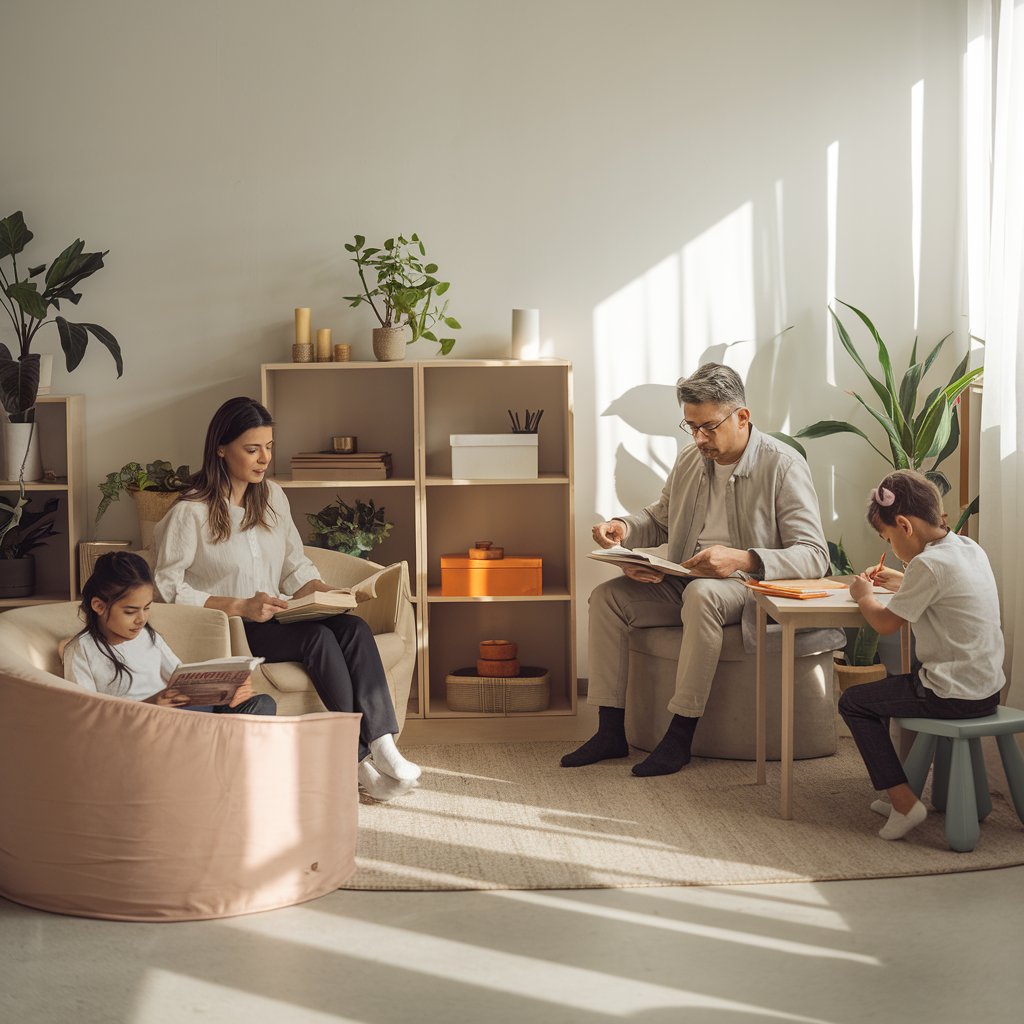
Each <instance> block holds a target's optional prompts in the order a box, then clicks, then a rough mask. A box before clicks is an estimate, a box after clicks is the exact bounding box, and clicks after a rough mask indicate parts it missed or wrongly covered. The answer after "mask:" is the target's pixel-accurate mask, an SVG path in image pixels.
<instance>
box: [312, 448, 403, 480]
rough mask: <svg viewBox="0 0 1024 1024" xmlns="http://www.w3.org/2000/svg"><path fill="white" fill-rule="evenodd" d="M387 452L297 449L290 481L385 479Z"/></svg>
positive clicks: (388, 464)
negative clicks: (299, 450)
mask: <svg viewBox="0 0 1024 1024" xmlns="http://www.w3.org/2000/svg"><path fill="white" fill-rule="evenodd" d="M390 476H391V452H359V453H354V452H335V451H327V452H298V453H297V454H295V455H293V456H292V479H293V480H387V479H388V477H390Z"/></svg>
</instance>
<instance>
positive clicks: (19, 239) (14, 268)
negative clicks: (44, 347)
mask: <svg viewBox="0 0 1024 1024" xmlns="http://www.w3.org/2000/svg"><path fill="white" fill-rule="evenodd" d="M32 237H33V236H32V232H31V231H29V229H28V228H27V227H26V225H25V218H24V216H23V215H22V212H21V211H20V210H19V211H17V212H16V213H12V214H10V216H7V217H4V218H3V220H0V303H2V304H3V307H4V311H5V312H6V313H7V316H8V317H9V318H10V321H11V325H12V327H13V328H14V335H15V338H16V339H17V346H16V347H17V355H15V354H14V353H12V351H11V349H10V348H8V347H7V345H5V344H3V343H0V402H2V403H3V407H4V409H5V410H6V411H7V415H8V416H10V418H11V422H13V423H32V422H34V419H35V405H36V397H37V395H38V392H39V355H38V353H35V352H32V350H31V349H32V341H33V340H34V338H35V336H36V334H37V333H38V332H39V329H40V328H41V327H44V326H45V325H46V324H49V323H55V324H56V325H57V333H58V334H59V335H60V344H61V348H62V349H63V350H64V358H65V362H66V366H67V369H68V372H69V373H70V372H71V371H72V370H74V369H75V367H77V366H78V364H79V363H80V362H81V361H82V358H83V357H84V356H85V350H86V347H87V345H88V342H89V335H92V336H93V337H94V338H95V339H96V340H97V341H98V342H99V343H100V344H101V345H103V346H104V347H105V348H106V349H107V350H108V351H109V352H110V354H111V355H112V356H113V357H114V363H115V364H116V366H117V375H118V377H120V376H121V374H122V372H123V371H124V365H123V363H122V361H121V348H120V346H119V345H118V343H117V339H116V338H115V337H114V336H113V334H111V333H110V331H108V330H107V329H106V328H105V327H101V326H100V325H99V324H92V323H72V322H71V321H70V320H67V319H66V318H65V317H63V316H54V317H53V318H52V320H51V319H50V313H51V310H56V311H60V308H61V306H60V304H61V303H62V302H69V303H71V305H73V306H77V305H78V302H79V300H80V299H81V298H82V296H81V293H80V292H78V291H77V288H78V286H79V285H80V284H81V282H82V281H84V280H85V279H86V278H87V277H90V276H92V275H93V274H95V273H96V271H97V270H99V269H100V268H101V267H102V266H103V257H104V256H106V255H107V253H106V252H86V251H85V242H83V241H82V239H80V238H79V239H76V240H75V241H74V242H72V243H71V245H69V246H68V247H67V248H66V249H65V250H64V251H63V252H62V253H61V254H60V255H59V256H58V257H57V258H56V259H55V260H53V262H52V263H50V264H49V265H47V264H45V263H39V264H36V265H26V267H25V269H24V270H21V269H19V266H18V257H19V256H20V255H21V254H22V253H23V252H24V250H25V246H26V245H28V243H29V242H31V241H32ZM108 251H109V250H108ZM8 260H10V264H9V265H8V263H7V261H8ZM27 262H28V261H26V263H27Z"/></svg>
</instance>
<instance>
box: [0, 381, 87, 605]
mask: <svg viewBox="0 0 1024 1024" xmlns="http://www.w3.org/2000/svg"><path fill="white" fill-rule="evenodd" d="M36 424H37V425H38V429H39V447H40V455H41V457H42V463H43V468H44V469H48V470H53V472H54V474H55V475H56V477H57V481H56V482H49V483H44V482H38V483H26V484H25V494H26V497H28V498H29V499H30V500H31V502H32V505H31V506H30V507H32V508H39V507H40V506H41V505H42V503H43V502H46V501H48V500H49V499H51V498H53V497H56V498H57V499H58V501H59V507H58V509H57V514H56V517H55V520H54V521H55V524H56V529H57V536H56V537H51V538H50V539H49V540H47V541H46V543H45V544H44V545H43V546H42V547H39V548H36V550H35V551H34V552H32V553H33V555H34V556H35V560H36V592H35V593H34V594H33V595H32V596H31V597H16V598H3V599H0V609H3V608H20V607H25V606H27V605H37V604H49V603H52V602H54V601H72V600H74V599H75V598H76V597H77V595H78V578H77V551H78V542H79V540H80V539H81V538H82V537H83V536H84V535H85V530H86V518H87V510H86V507H85V495H84V494H83V492H82V487H83V482H84V472H85V397H84V396H83V395H44V396H42V397H40V398H39V399H37V401H36ZM0 493H3V494H4V495H5V496H6V497H8V498H10V497H11V496H12V494H14V495H16V494H17V493H18V481H17V480H0Z"/></svg>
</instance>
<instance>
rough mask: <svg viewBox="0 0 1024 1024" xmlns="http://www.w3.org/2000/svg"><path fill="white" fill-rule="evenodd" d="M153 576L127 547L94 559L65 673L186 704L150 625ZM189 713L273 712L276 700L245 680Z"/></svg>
mask: <svg viewBox="0 0 1024 1024" xmlns="http://www.w3.org/2000/svg"><path fill="white" fill-rule="evenodd" d="M153 596H154V588H153V577H152V575H151V574H150V571H149V566H148V565H147V564H146V560H145V559H144V558H142V557H141V556H139V555H136V554H134V553H133V552H131V551H109V552H107V554H105V555H100V557H99V558H97V559H96V567H95V568H94V569H93V573H92V575H91V576H90V577H89V579H88V580H86V582H85V585H84V586H83V587H82V605H81V608H80V612H81V615H82V618H83V619H85V628H84V629H83V630H82V631H81V632H80V633H78V634H77V635H76V636H74V637H72V638H71V640H70V641H68V645H67V647H66V648H65V649H64V652H63V655H64V664H65V675H66V676H67V678H68V679H70V680H71V681H72V682H74V683H77V684H78V685H79V686H82V687H85V688H86V689H87V690H95V691H96V692H98V693H109V694H112V695H113V696H115V697H128V698H130V699H131V700H139V701H144V702H145V703H146V704H158V705H160V706H161V707H172V708H176V707H186V705H188V704H189V696H188V694H186V693H184V692H182V691H181V690H179V689H176V688H175V687H173V686H168V685H167V684H168V683H169V682H170V680H171V676H172V675H173V673H174V670H175V669H176V668H177V667H178V666H179V665H180V664H181V659H180V658H179V657H178V656H177V655H176V654H175V653H174V652H173V651H172V650H171V649H170V647H168V646H167V643H166V642H165V641H164V638H163V637H162V636H161V635H160V634H159V633H158V632H157V631H156V630H155V629H154V628H153V627H152V626H151V625H150V624H149V609H150V605H152V603H153ZM188 710H189V711H212V712H214V713H215V714H229V715H273V714H276V712H277V704H276V703H275V702H274V698H273V697H271V696H270V695H269V694H266V693H257V694H254V693H253V692H252V682H251V681H246V682H245V683H243V684H242V685H241V686H239V687H238V689H237V690H235V693H234V696H233V697H232V699H231V701H230V703H228V704H218V705H216V706H213V705H203V706H196V705H192V706H190V707H188Z"/></svg>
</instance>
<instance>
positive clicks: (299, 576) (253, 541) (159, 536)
mask: <svg viewBox="0 0 1024 1024" xmlns="http://www.w3.org/2000/svg"><path fill="white" fill-rule="evenodd" d="M267 486H268V487H269V488H270V506H271V508H272V509H273V510H274V512H276V513H277V515H276V517H275V516H274V515H270V516H269V519H270V526H269V527H262V526H256V527H254V528H253V529H251V530H242V529H241V525H242V516H243V515H244V512H245V510H244V509H242V508H240V507H237V506H234V505H232V506H229V508H228V511H229V512H230V514H231V536H230V537H228V539H227V540H224V541H220V542H219V543H215V542H214V540H213V538H212V537H211V536H210V528H209V523H208V515H207V507H206V502H203V501H178V502H175V504H174V505H172V506H171V510H170V512H168V513H167V515H166V516H164V518H163V519H162V520H161V521H160V523H159V524H158V525H157V528H156V531H155V534H154V541H155V543H156V547H157V564H156V572H155V573H154V578H155V580H156V586H157V589H158V590H159V591H160V596H161V597H162V598H163V599H164V600H165V601H167V602H168V603H169V604H192V605H197V606H199V607H202V606H203V605H205V604H206V602H207V600H208V599H209V598H210V597H242V598H248V597H252V596H253V595H254V594H256V593H258V592H260V591H262V592H263V593H265V594H275V595H277V596H278V597H290V596H291V595H292V594H294V593H295V591H296V590H298V589H299V588H300V587H301V586H302V585H303V584H305V583H308V582H309V581H310V580H318V579H320V574H319V573H318V572H317V570H316V566H314V565H313V563H312V562H311V561H310V560H309V559H308V558H307V557H306V555H305V553H304V552H303V550H302V538H301V537H300V536H299V531H298V530H297V529H296V528H295V523H294V522H293V521H292V513H291V508H290V507H289V505H288V499H287V498H286V497H285V493H284V491H283V490H281V488H280V487H279V486H278V485H277V484H275V483H273V482H272V481H270V480H268V481H267Z"/></svg>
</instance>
